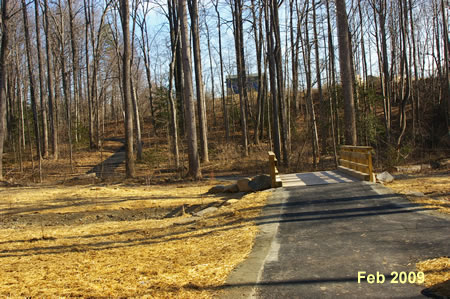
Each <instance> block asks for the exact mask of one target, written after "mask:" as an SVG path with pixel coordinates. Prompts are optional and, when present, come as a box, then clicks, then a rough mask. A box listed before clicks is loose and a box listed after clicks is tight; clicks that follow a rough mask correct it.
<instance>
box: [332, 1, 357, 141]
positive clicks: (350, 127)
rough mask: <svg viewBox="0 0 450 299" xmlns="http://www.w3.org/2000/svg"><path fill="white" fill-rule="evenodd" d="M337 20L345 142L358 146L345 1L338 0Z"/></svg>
mask: <svg viewBox="0 0 450 299" xmlns="http://www.w3.org/2000/svg"><path fill="white" fill-rule="evenodd" d="M336 19H337V29H338V41H339V66H340V69H341V81H342V93H343V96H344V121H345V142H346V144H350V145H356V143H357V138H356V119H355V103H354V100H353V85H352V82H353V80H352V70H351V56H350V51H351V49H352V48H351V43H350V40H349V36H348V32H349V30H348V19H347V10H346V8H345V0H336Z"/></svg>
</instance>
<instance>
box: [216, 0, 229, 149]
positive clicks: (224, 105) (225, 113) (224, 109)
mask: <svg viewBox="0 0 450 299" xmlns="http://www.w3.org/2000/svg"><path fill="white" fill-rule="evenodd" d="M218 3H219V0H216V2H215V3H214V8H215V10H216V13H217V30H218V31H219V32H218V34H219V61H220V88H221V90H222V113H223V123H224V127H225V139H226V142H228V141H229V140H230V123H229V119H228V108H227V102H226V97H225V87H224V79H223V76H224V75H223V74H224V71H223V56H222V32H221V21H220V13H219V9H218V5H219V4H218Z"/></svg>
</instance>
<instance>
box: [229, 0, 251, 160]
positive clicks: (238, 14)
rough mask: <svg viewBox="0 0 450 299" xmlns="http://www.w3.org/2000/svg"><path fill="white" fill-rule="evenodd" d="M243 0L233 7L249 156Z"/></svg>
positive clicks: (246, 153) (237, 59)
mask: <svg viewBox="0 0 450 299" xmlns="http://www.w3.org/2000/svg"><path fill="white" fill-rule="evenodd" d="M241 1H242V0H234V3H232V4H234V8H233V12H232V15H233V29H234V46H235V50H236V68H237V79H238V89H239V107H240V114H241V129H242V147H243V148H244V156H248V131H247V112H248V110H247V108H246V105H247V103H248V97H247V80H246V73H245V56H244V45H243V40H244V33H243V32H242V30H243V25H242V5H243V4H242V2H241Z"/></svg>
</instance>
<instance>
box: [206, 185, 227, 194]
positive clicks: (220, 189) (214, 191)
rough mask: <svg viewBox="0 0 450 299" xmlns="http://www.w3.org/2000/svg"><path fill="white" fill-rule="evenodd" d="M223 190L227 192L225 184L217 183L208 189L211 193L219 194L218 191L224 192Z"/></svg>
mask: <svg viewBox="0 0 450 299" xmlns="http://www.w3.org/2000/svg"><path fill="white" fill-rule="evenodd" d="M223 192H225V186H224V185H217V186H214V187H212V188H211V189H209V190H208V193H209V194H217V193H223Z"/></svg>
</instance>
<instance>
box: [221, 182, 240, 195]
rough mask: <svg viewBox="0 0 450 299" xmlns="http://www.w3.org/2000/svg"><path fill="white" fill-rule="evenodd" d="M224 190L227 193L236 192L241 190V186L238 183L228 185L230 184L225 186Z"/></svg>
mask: <svg viewBox="0 0 450 299" xmlns="http://www.w3.org/2000/svg"><path fill="white" fill-rule="evenodd" d="M223 192H225V193H236V192H239V187H238V185H237V184H233V185H228V186H225V189H224V190H223Z"/></svg>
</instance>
